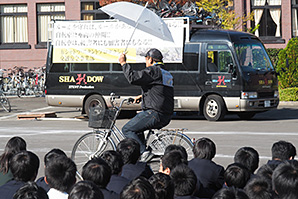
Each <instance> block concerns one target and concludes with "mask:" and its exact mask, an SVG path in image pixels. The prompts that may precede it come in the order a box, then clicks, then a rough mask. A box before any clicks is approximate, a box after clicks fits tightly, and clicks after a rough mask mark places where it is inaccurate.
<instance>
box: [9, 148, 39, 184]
mask: <svg viewBox="0 0 298 199" xmlns="http://www.w3.org/2000/svg"><path fill="white" fill-rule="evenodd" d="M9 168H10V170H11V173H12V174H13V178H14V179H15V180H17V181H23V182H27V181H34V180H35V178H36V176H37V172H38V168H39V158H38V157H37V155H35V154H34V153H32V152H31V151H21V152H18V153H16V154H15V155H14V156H12V158H11V160H10V164H9Z"/></svg>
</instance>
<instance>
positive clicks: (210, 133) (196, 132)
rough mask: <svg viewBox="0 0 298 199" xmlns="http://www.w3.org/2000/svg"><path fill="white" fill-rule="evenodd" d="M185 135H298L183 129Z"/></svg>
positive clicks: (290, 133)
mask: <svg viewBox="0 0 298 199" xmlns="http://www.w3.org/2000/svg"><path fill="white" fill-rule="evenodd" d="M184 133H185V134H186V135H289V136H298V132H281V133H278V132H245V131H243V132H241V131H213V132H212V131H206V132H199V131H184Z"/></svg>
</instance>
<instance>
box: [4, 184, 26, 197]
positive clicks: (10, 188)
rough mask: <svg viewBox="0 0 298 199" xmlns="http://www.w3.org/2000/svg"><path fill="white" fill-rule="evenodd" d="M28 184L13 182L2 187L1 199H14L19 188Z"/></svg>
mask: <svg viewBox="0 0 298 199" xmlns="http://www.w3.org/2000/svg"><path fill="white" fill-rule="evenodd" d="M25 183H26V182H23V181H16V180H11V181H9V182H7V183H6V184H4V185H2V186H1V187H0V199H13V195H14V194H15V193H16V192H17V190H18V189H19V188H21V187H22V186H24V185H25Z"/></svg>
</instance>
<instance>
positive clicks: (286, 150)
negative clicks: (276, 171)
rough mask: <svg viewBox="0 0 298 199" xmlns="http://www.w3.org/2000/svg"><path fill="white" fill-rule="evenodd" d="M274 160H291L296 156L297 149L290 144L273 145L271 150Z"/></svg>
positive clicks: (282, 142)
mask: <svg viewBox="0 0 298 199" xmlns="http://www.w3.org/2000/svg"><path fill="white" fill-rule="evenodd" d="M271 153H272V159H273V160H281V161H284V160H289V159H291V158H293V157H294V156H295V155H296V148H295V147H294V145H292V144H291V143H289V142H286V141H283V140H281V141H278V142H275V143H274V144H273V145H272V148H271Z"/></svg>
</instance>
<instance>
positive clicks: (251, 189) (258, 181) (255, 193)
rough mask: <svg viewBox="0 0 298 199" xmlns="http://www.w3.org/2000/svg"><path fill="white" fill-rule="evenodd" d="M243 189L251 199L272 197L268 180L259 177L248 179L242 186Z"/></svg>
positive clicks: (268, 198)
mask: <svg viewBox="0 0 298 199" xmlns="http://www.w3.org/2000/svg"><path fill="white" fill-rule="evenodd" d="M244 191H245V193H246V194H247V195H248V197H249V198H251V199H271V198H272V189H271V186H270V184H269V182H268V181H267V180H266V179H264V178H261V177H255V178H252V179H251V180H249V181H248V183H247V184H246V186H245V187H244Z"/></svg>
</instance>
